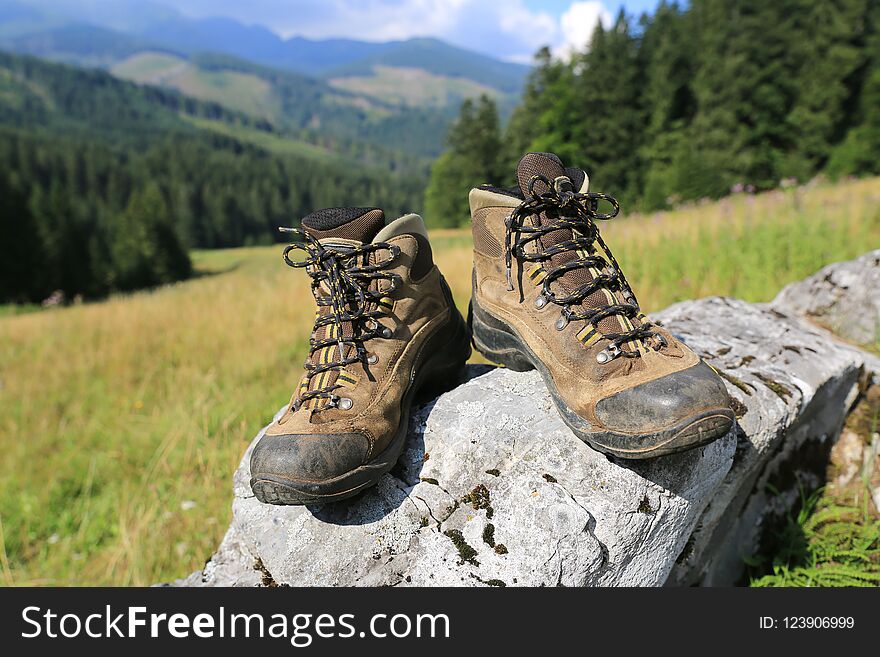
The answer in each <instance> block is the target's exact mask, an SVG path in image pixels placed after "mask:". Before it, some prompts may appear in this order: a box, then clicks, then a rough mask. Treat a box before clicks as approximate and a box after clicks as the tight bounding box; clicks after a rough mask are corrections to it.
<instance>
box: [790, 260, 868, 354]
mask: <svg viewBox="0 0 880 657" xmlns="http://www.w3.org/2000/svg"><path fill="white" fill-rule="evenodd" d="M773 306H774V308H776V309H777V310H779V311H781V312H784V313H787V314H790V315H802V316H804V317H806V318H808V319H810V320H811V321H813V322H815V323H817V324H819V325H820V326H824V327H825V328H827V329H829V330H831V331H833V332H834V333H836V334H837V335H839V336H841V337H842V338H844V339H846V340H849V341H851V342H855V343H857V344H864V345H877V344H880V249H878V250H877V251H871V252H870V253H866V254H865V255H863V256H862V257H861V258H856V259H855V260H850V261H848V262H839V263H837V264H834V265H829V266H828V267H825V268H824V269H822V270H820V271H819V272H817V273H816V274H814V275H813V276H810V277H809V278H807V279H806V280H803V281H800V282H798V283H792V284H791V285H788V286H786V287H785V288H783V290H782V291H781V292H780V293H779V295H778V296H777V297H776V299H774V301H773Z"/></svg>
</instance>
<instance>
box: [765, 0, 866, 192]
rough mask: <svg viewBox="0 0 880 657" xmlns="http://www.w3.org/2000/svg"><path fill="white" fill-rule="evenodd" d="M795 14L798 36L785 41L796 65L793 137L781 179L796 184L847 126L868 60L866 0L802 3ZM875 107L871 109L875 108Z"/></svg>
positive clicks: (805, 0) (820, 161)
mask: <svg viewBox="0 0 880 657" xmlns="http://www.w3.org/2000/svg"><path fill="white" fill-rule="evenodd" d="M798 4H799V7H798V11H797V12H796V14H795V21H796V25H795V28H796V30H797V32H798V34H803V35H807V34H808V35H810V38H809V39H804V38H792V39H790V40H789V43H790V44H791V46H790V47H791V51H792V53H793V56H794V57H795V58H796V60H797V62H798V63H799V66H800V73H799V75H798V76H797V98H796V100H795V102H794V104H793V106H792V108H791V111H790V112H789V114H788V117H787V122H788V124H789V126H790V130H791V133H792V134H793V135H795V139H794V144H793V146H794V148H793V149H792V151H791V152H790V153H789V154H788V156H787V158H786V162H785V165H784V170H783V172H782V173H783V175H786V176H795V177H797V178H800V179H801V180H803V179H806V178H809V177H810V176H811V175H812V174H813V173H814V172H815V171H816V170H817V169H819V168H820V167H821V166H823V165H824V164H825V162H826V160H827V159H828V157H829V154H830V152H831V148H832V146H833V144H835V143H838V142H840V140H841V139H842V138H843V136H844V134H845V129H846V127H847V124H848V123H850V122H851V120H852V116H851V112H852V109H853V107H852V105H853V104H852V103H851V98H852V97H853V95H854V91H855V90H856V89H857V88H858V85H859V83H860V82H861V76H862V74H863V70H864V67H865V64H866V60H867V56H866V55H867V53H866V50H865V39H866V37H867V26H868V21H867V19H868V16H867V14H868V9H869V5H870V4H875V5H876V3H871V2H870V0H824V1H823V2H813V1H811V0H802V1H801V2H800V3H798ZM875 107H876V106H875Z"/></svg>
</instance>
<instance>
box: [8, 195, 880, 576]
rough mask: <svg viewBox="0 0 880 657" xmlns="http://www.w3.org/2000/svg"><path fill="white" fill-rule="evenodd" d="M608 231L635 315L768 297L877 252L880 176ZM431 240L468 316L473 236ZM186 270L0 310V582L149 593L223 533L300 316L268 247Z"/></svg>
mask: <svg viewBox="0 0 880 657" xmlns="http://www.w3.org/2000/svg"><path fill="white" fill-rule="evenodd" d="M428 220H429V222H430V218H428ZM603 235H604V236H605V237H606V240H607V242H608V243H609V245H610V246H611V247H612V249H613V250H614V252H615V255H616V256H617V257H618V259H619V261H620V263H621V265H622V266H623V268H624V270H625V272H626V273H627V276H628V278H629V279H630V281H631V282H632V283H633V285H634V287H635V289H636V292H637V294H638V295H639V297H640V300H641V302H642V305H643V307H644V308H645V309H646V310H648V311H652V310H658V309H660V308H663V307H665V306H666V305H668V304H670V303H672V302H675V301H680V300H683V299H689V298H695V297H701V296H706V295H714V294H723V295H732V296H737V297H740V298H744V299H747V300H750V301H766V300H769V299H771V298H772V297H773V296H774V295H775V294H776V292H777V291H778V290H779V288H781V287H782V286H783V285H784V284H786V283H789V282H791V281H794V280H797V279H800V278H803V277H805V276H807V275H809V274H811V273H813V272H814V271H816V270H817V269H819V268H820V267H822V266H824V265H826V264H828V263H831V262H834V261H837V260H843V259H848V258H852V257H855V256H857V255H860V254H861V253H864V252H865V251H868V250H870V249H871V248H878V247H880V179H867V180H858V181H845V182H841V183H839V184H834V185H832V184H826V183H819V184H815V185H813V186H810V187H804V188H797V189H789V190H784V191H783V190H780V191H774V192H769V193H766V194H762V195H758V196H733V197H730V198H727V199H723V200H721V201H719V202H715V203H701V204H697V205H693V206H689V207H684V208H679V209H677V210H674V211H669V212H662V213H658V214H651V215H645V216H639V215H631V216H625V217H621V218H619V219H616V220H615V221H613V222H610V223H608V224H607V225H606V226H604V227H603ZM432 244H433V246H434V250H435V253H436V260H437V262H438V264H439V266H440V267H441V269H442V271H443V272H444V273H445V275H446V277H447V279H448V280H449V282H450V285H451V287H452V289H453V292H454V294H455V297H456V301H457V303H458V304H459V307H460V308H461V309H462V311H465V310H466V308H467V303H468V299H469V296H470V268H471V252H470V236H469V233H468V231H465V230H446V231H437V232H435V233H434V234H433V236H432ZM194 261H195V264H196V266H197V270H198V272H199V274H200V275H199V276H198V277H196V278H194V279H192V280H190V281H187V282H185V283H181V284H177V285H172V286H168V287H164V288H161V289H157V290H153V291H150V292H142V293H137V294H132V295H123V296H114V297H112V298H110V299H108V300H105V301H101V302H95V303H86V304H79V305H73V306H68V307H63V308H54V309H48V310H40V309H35V308H33V307H31V308H28V309H25V310H26V311H27V312H21V311H20V310H18V309H15V308H9V307H6V308H0V449H2V451H3V458H2V460H0V584H4V585H97V584H112V585H148V584H152V583H155V582H158V581H164V580H169V579H173V578H176V577H180V576H183V575H185V574H188V573H189V572H191V571H192V570H195V569H196V568H199V567H201V566H202V565H203V564H204V561H205V559H206V558H207V557H208V556H209V555H210V554H211V552H212V550H213V549H214V547H215V546H216V545H217V543H218V541H219V540H220V538H221V537H222V535H223V533H224V531H225V529H226V527H227V524H228V522H229V519H230V501H231V475H232V472H233V471H234V469H235V467H236V466H237V464H238V461H239V459H240V457H241V454H242V452H243V450H244V449H245V447H246V446H247V444H248V441H249V440H250V439H251V438H252V437H253V436H254V435H255V434H256V432H257V431H258V430H259V429H260V427H262V426H263V425H264V424H265V423H266V422H267V421H268V420H269V419H270V418H271V416H272V414H273V413H274V412H275V411H276V410H277V409H278V408H279V407H280V406H281V405H282V404H284V403H285V402H286V401H287V400H288V398H289V396H290V393H291V391H292V390H293V388H294V386H295V384H296V382H297V381H298V379H299V377H300V373H301V363H302V361H303V358H304V356H305V352H306V348H307V341H308V336H309V332H310V330H311V325H312V320H313V306H312V300H311V297H310V294H309V287H308V281H307V277H306V276H305V275H304V274H302V272H299V271H294V270H292V269H290V268H288V267H286V266H284V264H283V263H282V261H281V248H280V247H278V246H274V247H265V248H243V249H234V250H228V251H212V252H197V253H195V254H194Z"/></svg>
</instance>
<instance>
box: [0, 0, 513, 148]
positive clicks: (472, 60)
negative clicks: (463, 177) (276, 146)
mask: <svg viewBox="0 0 880 657" xmlns="http://www.w3.org/2000/svg"><path fill="white" fill-rule="evenodd" d="M0 49H3V50H8V51H11V52H15V53H19V54H27V55H32V56H37V57H42V58H48V59H52V60H55V61H60V62H63V63H69V64H76V65H79V66H87V67H100V68H104V69H106V70H108V71H110V72H112V73H113V74H114V75H116V76H117V77H120V78H123V79H127V80H131V81H134V82H137V83H139V84H148V85H157V86H163V87H167V88H171V89H174V90H177V91H179V92H181V93H183V94H185V95H187V96H190V97H193V98H196V99H199V100H203V101H208V102H213V103H217V104H219V105H222V106H223V107H225V108H227V109H230V110H233V111H237V112H242V113H244V114H246V115H248V116H250V117H251V118H253V119H254V120H257V121H265V122H268V123H269V124H271V125H272V126H273V128H274V129H276V130H278V131H279V132H281V133H284V134H286V135H288V136H292V137H293V138H295V139H297V140H303V139H305V140H306V141H308V142H311V143H321V144H322V145H324V146H327V145H328V143H330V142H332V144H331V145H329V147H330V148H331V149H334V150H337V151H338V152H341V153H345V154H348V155H350V154H352V153H360V154H361V155H359V157H362V158H364V157H367V158H368V159H376V158H378V159H379V160H382V161H392V162H398V163H400V162H402V161H403V159H405V158H403V159H402V158H400V157H398V156H396V155H394V154H393V152H395V151H396V152H398V153H399V154H404V155H406V156H408V157H411V158H413V157H414V158H417V159H422V160H424V159H425V158H432V157H434V156H436V155H438V154H439V153H440V151H441V150H442V147H443V142H444V136H445V134H446V129H447V127H448V125H449V123H450V121H452V120H453V118H454V117H455V116H456V114H457V112H458V108H459V106H460V104H461V101H462V100H463V99H465V98H472V97H476V96H479V95H481V94H486V95H488V96H490V97H492V98H493V99H494V100H495V101H496V102H497V103H498V105H499V107H500V109H501V111H502V113H503V114H506V113H508V112H509V111H510V110H512V108H513V106H514V105H515V103H516V102H517V101H518V98H519V93H520V91H521V88H522V86H523V82H524V79H525V76H526V74H527V71H528V68H527V67H525V66H521V65H518V64H510V63H506V62H501V61H497V60H494V59H492V58H491V57H487V56H485V55H481V54H478V53H474V52H470V51H467V50H463V49H461V48H456V47H454V46H451V45H449V44H446V43H444V42H442V41H439V40H437V39H410V40H407V41H391V42H387V43H370V42H365V41H357V40H351V39H328V40H311V39H305V38H301V37H294V38H290V39H283V38H281V37H279V36H278V35H277V34H275V33H273V32H271V31H270V30H268V29H266V28H264V27H259V26H248V25H243V24H241V23H239V22H237V21H235V20H232V19H228V18H205V19H192V18H188V17H186V16H183V15H182V14H180V13H179V12H177V11H175V10H174V9H171V8H169V7H167V6H165V5H161V4H157V3H151V2H147V1H145V0H138V1H137V2H134V1H132V0H0ZM358 144H363V145H368V148H362V147H361V146H359V145H358ZM383 149H384V151H386V153H385V154H384V155H381V154H379V151H380V150H383ZM365 153H366V154H367V155H364V154H365Z"/></svg>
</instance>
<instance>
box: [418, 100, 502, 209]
mask: <svg viewBox="0 0 880 657" xmlns="http://www.w3.org/2000/svg"><path fill="white" fill-rule="evenodd" d="M447 142H448V145H449V149H448V150H447V151H446V152H445V153H444V154H443V155H441V156H440V157H439V158H438V159H437V160H436V161H435V162H434V165H433V167H432V169H431V182H430V184H429V185H428V188H427V190H426V191H425V218H426V220H427V221H428V222H429V224H430V225H432V226H458V225H463V224H465V223H467V221H468V217H469V215H470V212H469V208H468V200H467V198H468V191H469V190H470V189H471V187H474V186H476V185H479V184H482V183H488V184H496V185H497V184H499V181H500V179H501V178H502V177H503V173H502V172H501V169H502V166H501V163H500V154H501V128H500V125H499V119H498V109H497V108H496V106H495V103H494V101H492V99H490V98H489V97H488V96H486V95H483V96H480V98H479V99H478V100H477V101H476V102H474V101H473V100H471V99H467V100H465V101H464V102H463V103H462V105H461V112H460V114H459V117H458V119H457V120H456V121H455V123H454V124H453V126H452V127H451V128H450V130H449V135H448V137H447Z"/></svg>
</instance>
